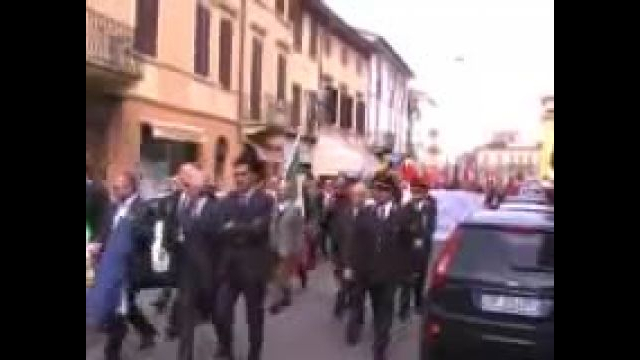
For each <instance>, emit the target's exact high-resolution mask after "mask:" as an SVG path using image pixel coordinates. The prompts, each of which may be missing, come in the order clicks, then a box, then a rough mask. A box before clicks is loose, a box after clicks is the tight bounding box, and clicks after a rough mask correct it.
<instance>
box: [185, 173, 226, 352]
mask: <svg viewBox="0 0 640 360" xmlns="http://www.w3.org/2000/svg"><path fill="white" fill-rule="evenodd" d="M178 178H179V181H180V183H181V186H182V187H183V189H184V190H183V193H182V194H181V196H180V198H179V200H178V205H177V212H176V217H177V225H178V234H177V242H178V243H179V244H180V247H181V251H180V260H179V263H180V266H179V270H178V318H179V319H180V324H179V327H178V329H177V330H178V333H179V344H178V360H192V359H193V356H194V355H193V341H194V332H195V326H196V325H197V324H199V323H202V322H210V321H212V319H213V311H214V304H215V300H214V299H215V293H216V291H217V287H218V285H217V279H216V276H215V271H216V268H217V264H218V256H219V255H220V253H221V244H220V242H219V241H217V238H216V229H217V227H216V224H217V223H216V222H217V215H218V202H217V201H216V199H215V198H214V197H211V196H210V194H207V192H205V191H204V187H205V175H204V174H203V173H202V171H201V170H200V169H198V168H197V167H196V166H195V165H193V164H184V165H182V166H181V167H180V170H179V172H178ZM214 327H216V330H217V331H219V330H218V326H217V324H215V323H214Z"/></svg>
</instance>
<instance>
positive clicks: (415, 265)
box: [399, 179, 437, 321]
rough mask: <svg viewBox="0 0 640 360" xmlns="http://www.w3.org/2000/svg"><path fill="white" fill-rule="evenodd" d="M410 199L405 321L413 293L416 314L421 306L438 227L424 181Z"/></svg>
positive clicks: (405, 224)
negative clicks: (433, 238)
mask: <svg viewBox="0 0 640 360" xmlns="http://www.w3.org/2000/svg"><path fill="white" fill-rule="evenodd" d="M411 193H412V194H411V200H410V201H409V203H407V204H406V205H404V206H403V207H402V211H401V223H402V226H401V234H400V238H401V249H402V250H401V252H402V254H403V255H402V257H403V259H405V261H403V262H402V264H406V265H403V266H401V268H402V269H401V272H402V280H401V285H400V314H399V316H400V320H402V321H406V320H407V318H408V317H409V309H410V307H411V293H413V297H414V301H415V306H416V311H418V312H419V311H420V309H421V307H422V300H423V299H422V296H423V294H422V291H423V289H424V285H425V280H426V274H427V267H428V265H429V257H430V255H431V241H432V237H433V233H434V231H435V226H436V213H437V207H436V200H435V199H434V198H433V197H432V196H431V195H429V185H428V182H427V181H426V180H425V179H414V180H413V181H412V182H411Z"/></svg>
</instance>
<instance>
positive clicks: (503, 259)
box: [420, 210, 554, 360]
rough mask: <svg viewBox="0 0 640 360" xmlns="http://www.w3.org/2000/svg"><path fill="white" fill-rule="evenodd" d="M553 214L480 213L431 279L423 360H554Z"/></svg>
mask: <svg viewBox="0 0 640 360" xmlns="http://www.w3.org/2000/svg"><path fill="white" fill-rule="evenodd" d="M553 224H554V221H553V213H546V212H525V211H508V210H495V211H480V212H478V213H476V214H474V215H472V216H471V217H470V218H468V219H467V220H465V221H463V222H462V223H461V224H460V225H459V226H458V228H457V230H456V231H455V232H454V233H453V234H452V235H451V237H450V238H449V239H448V240H447V242H446V244H445V245H444V248H443V249H442V251H441V252H440V254H439V255H438V257H437V260H436V262H435V264H434V267H433V269H432V272H431V278H430V282H429V288H428V290H427V295H426V296H427V301H426V306H425V312H424V315H423V321H422V324H421V332H420V334H421V336H420V356H421V360H427V359H428V360H443V359H465V360H468V359H474V360H478V359H491V360H501V359H518V360H529V359H531V360H534V359H535V360H538V359H540V360H543V359H544V360H552V359H553V358H554V351H553V347H554V290H553V287H554V285H553V283H554V250H553V249H554V248H553V246H554V242H553V236H554V225H553Z"/></svg>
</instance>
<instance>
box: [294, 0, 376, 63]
mask: <svg viewBox="0 0 640 360" xmlns="http://www.w3.org/2000/svg"><path fill="white" fill-rule="evenodd" d="M301 3H302V7H303V8H305V9H307V10H308V11H309V12H311V13H313V14H315V15H316V16H317V17H318V20H319V21H320V23H321V24H322V25H324V26H325V27H327V28H328V29H329V30H331V31H332V32H333V33H334V34H335V35H337V36H338V37H340V38H341V39H343V40H344V41H345V42H346V43H348V44H349V45H351V46H353V47H354V48H355V49H356V50H357V51H359V52H360V53H362V54H365V55H369V54H370V53H371V51H372V50H373V49H372V45H371V43H369V41H368V40H367V39H365V38H364V37H362V36H361V35H360V33H359V32H358V31H357V30H356V29H354V28H353V27H351V25H349V24H347V22H346V21H344V20H343V19H342V18H341V17H340V16H339V15H338V14H336V13H335V12H334V11H333V10H332V9H331V8H330V7H328V6H327V5H326V4H325V3H324V1H322V0H301Z"/></svg>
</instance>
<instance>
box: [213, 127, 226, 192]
mask: <svg viewBox="0 0 640 360" xmlns="http://www.w3.org/2000/svg"><path fill="white" fill-rule="evenodd" d="M228 154H229V141H227V139H226V138H225V137H224V136H220V137H218V140H217V141H216V147H215V153H214V154H213V161H214V164H213V179H214V181H215V183H216V185H219V184H220V182H221V181H222V179H223V178H224V166H225V163H226V162H227V156H228Z"/></svg>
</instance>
